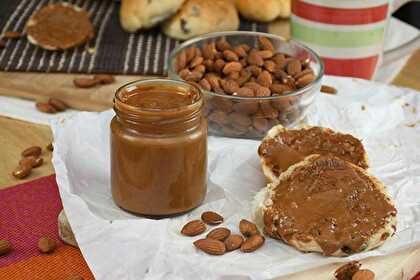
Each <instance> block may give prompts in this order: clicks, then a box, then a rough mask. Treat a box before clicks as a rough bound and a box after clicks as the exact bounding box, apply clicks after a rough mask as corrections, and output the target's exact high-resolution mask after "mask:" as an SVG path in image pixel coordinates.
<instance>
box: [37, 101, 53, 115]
mask: <svg viewBox="0 0 420 280" xmlns="http://www.w3.org/2000/svg"><path fill="white" fill-rule="evenodd" d="M35 107H36V109H37V110H38V111H40V112H43V113H47V114H55V113H57V110H56V109H55V108H54V107H53V106H52V105H50V104H48V103H39V102H38V103H35Z"/></svg>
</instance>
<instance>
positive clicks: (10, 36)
mask: <svg viewBox="0 0 420 280" xmlns="http://www.w3.org/2000/svg"><path fill="white" fill-rule="evenodd" d="M21 36H22V33H20V32H18V31H6V32H4V34H3V37H4V38H7V39H18V38H20V37H21Z"/></svg>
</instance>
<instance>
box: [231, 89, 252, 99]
mask: <svg viewBox="0 0 420 280" xmlns="http://www.w3.org/2000/svg"><path fill="white" fill-rule="evenodd" d="M232 95H234V96H241V97H253V96H254V91H253V90H252V89H250V88H247V87H241V88H239V89H238V90H237V91H236V92H234V93H233V94H232Z"/></svg>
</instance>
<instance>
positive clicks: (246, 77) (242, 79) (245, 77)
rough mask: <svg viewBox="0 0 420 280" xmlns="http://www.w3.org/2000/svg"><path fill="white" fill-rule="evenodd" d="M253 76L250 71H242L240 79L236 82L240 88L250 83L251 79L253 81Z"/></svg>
mask: <svg viewBox="0 0 420 280" xmlns="http://www.w3.org/2000/svg"><path fill="white" fill-rule="evenodd" d="M251 77H252V74H251V72H250V71H248V70H246V69H242V70H241V72H240V77H239V78H238V79H237V80H236V82H237V83H238V85H239V86H243V85H244V84H245V83H246V82H248V81H249V79H251Z"/></svg>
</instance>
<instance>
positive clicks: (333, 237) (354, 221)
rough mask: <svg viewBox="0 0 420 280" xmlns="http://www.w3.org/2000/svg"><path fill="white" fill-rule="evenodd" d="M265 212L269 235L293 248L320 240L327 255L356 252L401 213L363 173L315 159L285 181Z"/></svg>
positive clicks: (338, 162) (330, 159)
mask: <svg viewBox="0 0 420 280" xmlns="http://www.w3.org/2000/svg"><path fill="white" fill-rule="evenodd" d="M271 200H272V205H271V206H270V207H269V208H267V209H266V211H265V212H264V226H265V227H264V229H265V232H266V233H267V234H268V235H270V236H271V237H273V238H277V239H281V240H284V241H285V242H286V243H290V242H291V241H292V240H294V241H299V242H303V243H306V242H310V241H312V240H313V241H315V242H316V243H318V244H319V246H320V247H321V249H322V251H323V253H324V254H325V255H332V254H334V253H335V252H337V251H338V250H340V249H341V250H342V251H343V252H344V253H346V254H351V253H356V252H360V251H362V250H364V249H365V248H366V247H367V246H368V242H369V238H370V237H371V236H372V235H373V234H375V233H376V232H378V231H379V230H380V229H382V228H384V227H385V225H386V224H387V223H389V221H390V219H391V217H392V216H395V215H396V209H395V207H394V206H393V205H392V203H391V202H390V200H389V198H387V197H386V196H385V195H384V194H383V193H382V192H381V191H380V190H379V189H378V187H377V186H376V185H375V183H374V181H372V179H371V178H370V177H369V176H367V175H366V174H365V173H364V172H363V170H362V169H360V168H357V167H354V166H351V165H350V163H348V162H346V161H344V160H342V159H339V158H337V157H331V156H315V158H314V159H312V158H311V159H310V163H309V164H306V165H303V166H299V167H297V168H296V169H294V170H293V172H292V173H291V174H290V176H289V177H288V178H287V179H286V180H284V181H281V182H280V183H279V184H278V185H277V186H276V187H275V188H274V194H273V195H272V197H271Z"/></svg>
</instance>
